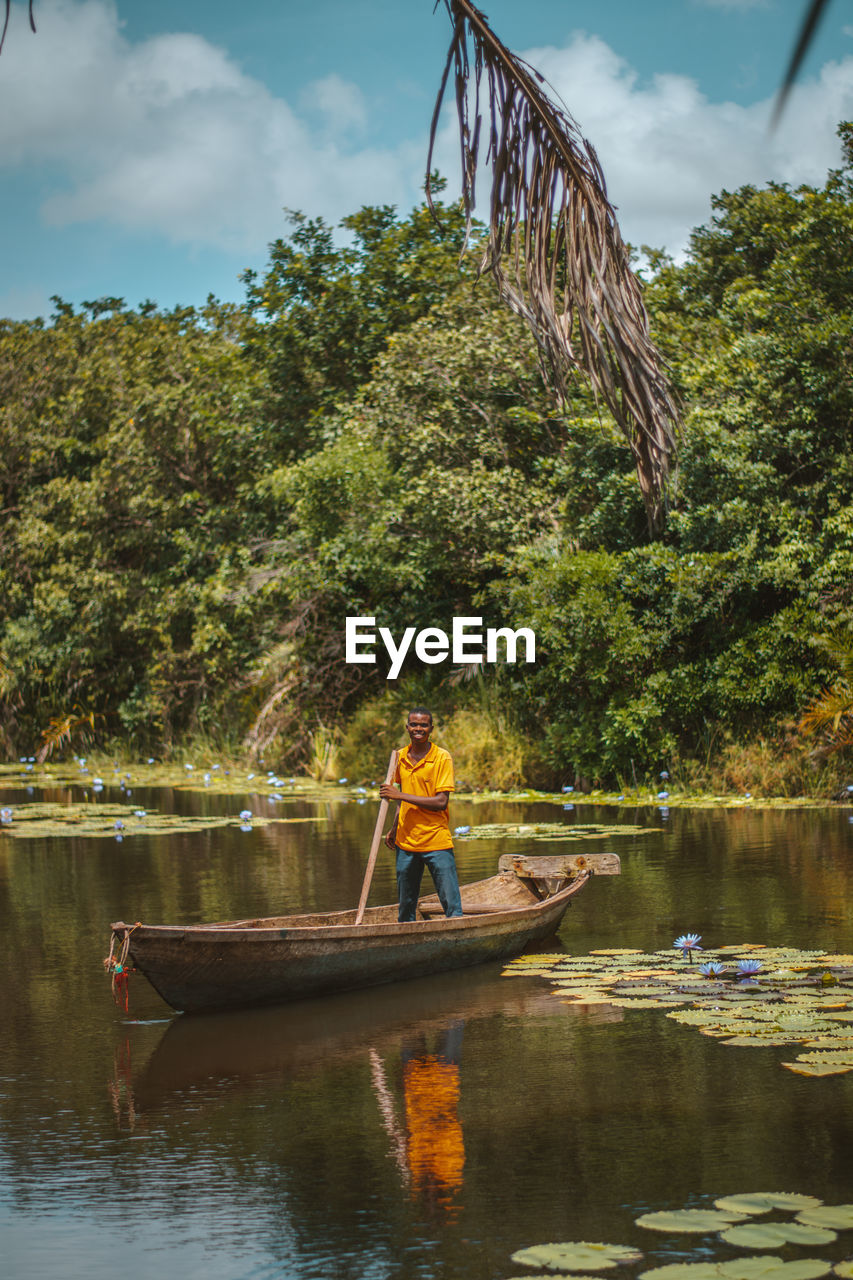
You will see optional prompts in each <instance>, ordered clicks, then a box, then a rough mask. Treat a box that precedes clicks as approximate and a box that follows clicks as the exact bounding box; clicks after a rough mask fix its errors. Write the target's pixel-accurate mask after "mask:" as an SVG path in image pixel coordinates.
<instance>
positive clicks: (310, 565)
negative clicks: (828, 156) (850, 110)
mask: <svg viewBox="0 0 853 1280" xmlns="http://www.w3.org/2000/svg"><path fill="white" fill-rule="evenodd" d="M841 135H842V140H843V142H844V144H845V153H846V159H847V162H848V163H847V164H846V165H845V167H844V168H842V169H840V170H838V171H835V172H833V173H831V174H830V175H829V178H828V181H827V183H826V185H825V186H824V187H823V188H820V189H814V188H799V189H796V190H792V189H789V188H788V187H784V186H778V185H773V186H770V187H768V188H766V189H762V190H758V189H754V188H751V187H745V188H742V189H741V190H739V191H736V192H733V193H728V192H724V193H723V194H722V195H721V196H719V197H718V198H716V199H715V201H714V217H713V219H712V221H711V222H710V224H709V225H708V226H707V227H704V228H702V229H700V230H698V231H696V232H695V233H694V236H693V239H692V243H691V249H690V254H689V257H688V259H687V261H685V262H684V263H683V264H679V265H676V264H674V263H673V262H671V261H669V260H668V259H667V258H666V257H665V256H664V255H662V254H659V253H650V254H649V262H650V266H649V268H648V270H647V274H648V277H649V278H648V282H647V289H646V298H647V304H648V307H649V310H650V314H651V316H652V321H653V327H654V329H655V333H656V336H657V339H658V341H659V343H660V345H661V347H662V348H663V350H664V352H665V353H666V356H667V358H668V360H669V362H670V365H671V369H672V372H673V376H674V378H675V380H676V382H677V385H678V386H679V389H680V394H681V396H682V399H683V402H684V405H685V430H684V437H683V440H682V442H681V450H680V457H679V464H678V469H677V474H676V478H675V480H674V483H673V486H672V491H671V494H670V508H669V513H668V519H667V525H666V529H665V532H664V534H663V537H662V538H661V539H660V540H658V541H656V542H650V541H649V539H648V534H647V530H646V525H645V519H644V514H643V507H642V502H641V499H640V496H639V491H638V488H637V484H636V478H635V474H634V470H633V466H632V462H631V457H630V454H629V452H628V450H627V448H626V446H625V445H624V444H623V442H622V440H621V438H620V436H619V435H618V433H617V432H616V430H615V429H614V428H613V427H612V425H611V424H610V423H609V421H608V420H607V419H606V418H603V417H600V416H599V414H598V412H597V410H596V406H595V404H594V403H593V401H592V398H591V396H590V394H589V392H588V390H587V389H586V388H585V387H583V386H580V385H579V386H577V387H576V388H575V390H574V392H573V395H572V398H571V400H570V402H569V403H568V404H567V405H566V407H565V409H564V410H560V411H558V410H557V409H556V408H555V406H554V403H553V401H552V400H551V399H550V398H549V396H548V394H547V393H546V391H545V390H544V388H543V386H542V383H541V380H540V377H539V373H538V367H537V362H536V356H535V352H534V351H533V350H532V348H531V343H530V340H529V336H528V333H527V331H526V329H525V328H524V326H523V325H522V324H521V323H520V322H519V321H518V320H517V319H516V318H515V317H513V316H511V315H509V314H508V313H506V312H505V311H504V310H502V309H501V308H500V307H499V306H498V304H497V303H496V300H495V298H494V295H493V290H492V288H491V286H490V285H489V283H488V282H487V281H483V282H481V283H480V284H479V285H476V286H475V285H474V277H475V274H476V273H475V270H474V266H473V265H472V262H471V258H470V254H469V257H468V258H466V259H465V260H464V261H463V263H462V265H461V268H460V264H459V260H458V257H459V249H460V245H461V241H462V231H463V228H462V225H461V222H460V218H459V215H458V213H456V212H454V211H452V210H449V209H447V210H445V211H444V217H443V222H444V224H445V230H444V232H443V233H441V232H440V231H439V230H438V228H437V227H436V225H435V224H434V223H433V222H432V221H431V219H430V218H429V217H428V215H427V213H426V211H425V210H424V209H423V208H420V209H417V210H415V211H413V213H412V214H411V215H410V216H409V217H408V218H400V217H399V216H398V215H396V214H395V212H394V211H393V210H391V209H387V208H383V209H364V210H362V211H361V212H360V213H358V214H356V215H353V216H352V217H351V218H349V219H347V220H346V222H345V231H346V233H347V236H348V239H347V241H346V243H345V244H344V245H343V246H341V245H340V244H339V243H338V242H337V241H336V239H335V238H334V236H333V234H332V231H331V229H330V228H329V227H327V226H326V225H325V224H324V223H323V222H322V221H320V220H317V221H310V220H307V219H305V218H303V217H301V216H294V218H293V222H292V232H291V235H290V237H289V238H288V239H287V240H282V241H278V242H276V244H274V245H273V246H271V257H270V264H269V269H268V271H267V272H266V273H265V274H264V275H263V277H255V276H247V278H246V284H247V304H246V306H245V308H234V307H224V306H221V305H219V304H216V303H214V302H213V301H211V302H210V304H209V305H208V307H207V308H205V309H204V310H203V311H201V312H195V311H192V310H182V311H178V312H172V313H166V314H164V313H161V312H159V311H157V310H156V308H154V307H153V306H145V307H142V308H140V309H139V310H137V311H131V310H128V309H127V308H125V307H124V305H123V304H122V303H121V301H120V300H117V299H104V300H101V301H100V302H99V303H94V304H89V305H88V306H87V307H86V308H85V309H84V312H83V313H81V314H74V313H73V311H72V310H71V308H69V307H67V306H66V305H65V304H63V303H60V302H58V303H57V312H56V315H55V316H54V318H53V322H52V323H51V324H50V325H44V324H42V323H41V322H35V323H32V324H13V323H11V322H5V323H4V324H3V325H2V326H0V378H2V383H3V386H4V388H5V389H6V395H5V397H4V405H3V408H2V410H1V411H0V433H2V452H0V485H2V492H3V520H4V523H3V534H2V541H0V616H2V634H1V635H0V700H2V707H3V721H2V723H3V730H4V735H5V740H6V741H5V745H6V748H7V749H8V750H15V751H18V750H26V749H29V750H32V749H33V748H34V746H35V744H36V743H37V740H38V737H39V732H40V730H41V729H43V728H44V727H45V726H46V725H47V724H48V721H49V719H50V717H51V716H54V717H55V716H58V715H68V714H70V713H71V712H72V710H73V711H75V713H76V714H81V713H83V712H89V711H94V712H95V713H96V715H97V716H98V717H100V719H99V720H97V721H96V723H97V724H98V725H99V732H100V733H101V735H102V736H103V737H105V738H107V739H109V738H110V737H123V738H125V739H128V738H130V739H132V740H133V741H134V742H136V743H137V744H138V745H140V746H142V745H145V746H147V747H148V748H149V749H151V750H155V751H158V752H159V751H164V750H167V749H168V747H169V745H170V744H172V743H174V742H175V741H176V740H177V739H179V738H180V737H181V735H185V734H187V733H193V732H196V733H197V732H199V731H203V732H206V733H208V734H209V735H210V737H211V738H216V739H219V740H220V741H221V742H223V743H227V742H231V743H232V744H234V745H236V744H238V743H239V742H240V741H241V740H242V739H243V738H244V737H245V735H246V734H247V733H248V734H249V739H248V740H249V742H250V743H251V744H253V745H254V747H255V748H256V749H265V750H266V753H267V759H268V760H270V761H273V762H274V761H276V760H277V761H279V763H284V762H288V763H291V764H296V763H298V762H299V761H300V760H303V761H304V760H305V759H306V758H307V756H308V754H309V751H310V744H311V735H312V733H313V732H315V731H317V732H318V733H319V734H320V735H321V736H322V734H323V733H328V732H330V731H331V732H332V735H333V736H334V731H335V727H336V726H337V727H340V726H342V725H344V724H345V723H349V724H350V725H351V726H353V725H360V726H362V729H361V730H358V731H356V736H357V733H358V732H363V734H364V743H365V744H367V745H368V746H371V745H376V744H378V743H379V739H380V737H381V735H380V734H378V733H377V726H378V725H379V724H381V723H382V722H383V720H384V719H387V718H388V716H389V715H390V714H391V713H392V712H393V713H394V715H396V713H397V711H398V710H399V706H400V705H401V704H402V703H404V702H405V700H406V698H408V697H410V696H418V697H419V698H429V699H431V701H432V702H433V703H434V705H436V707H437V708H438V709H440V710H441V711H442V712H443V713H444V715H445V717H446V718H447V717H451V716H453V715H454V714H455V715H456V716H457V717H463V718H462V719H458V720H457V727H458V729H459V731H460V733H461V731H462V728H463V726H464V725H465V724H467V725H468V727H469V728H470V724H471V716H472V715H476V716H478V717H479V723H480V727H481V729H482V726H483V724H486V725H487V726H490V727H491V731H492V732H493V733H494V734H496V735H500V736H502V737H504V738H506V740H507V741H508V742H512V743H514V744H516V745H518V744H519V743H523V744H526V745H525V746H524V748H523V749H522V747H520V746H519V748H518V753H517V760H518V761H522V758H523V763H520V764H518V766H517V768H516V774H518V775H519V776H518V777H516V779H515V780H516V781H520V780H521V776H526V777H527V778H528V780H532V781H542V782H545V781H550V782H556V781H560V780H565V779H566V778H571V777H572V776H574V775H576V774H577V775H583V776H585V777H588V778H591V779H594V778H600V779H602V780H604V779H610V780H613V779H616V778H618V777H620V776H621V777H626V778H627V777H628V776H629V775H630V771H631V770H636V771H638V772H639V771H643V772H645V771H649V770H652V769H655V770H656V769H659V768H664V767H666V768H672V767H674V766H678V767H682V768H683V770H684V771H685V773H684V776H685V777H687V776H689V774H690V762H691V761H693V762H697V761H701V762H707V761H708V760H709V759H713V758H715V757H717V758H719V756H720V753H724V752H725V751H729V752H731V750H732V749H733V748H734V747H736V746H740V747H744V744H748V743H750V742H754V741H756V740H760V739H773V738H774V737H778V736H779V735H780V734H781V733H782V732H783V727H784V726H785V725H786V724H791V723H793V722H794V721H795V720H796V718H797V716H798V715H799V714H800V713H801V712H802V711H803V709H804V708H805V707H806V706H807V705H808V704H809V702H810V700H811V699H813V698H814V697H815V696H816V694H818V693H819V691H820V689H821V687H822V686H823V685H824V684H825V683H826V682H827V681H829V680H831V678H832V664H831V661H830V659H829V658H828V657H827V648H826V646H825V645H823V644H820V643H816V637H820V636H826V635H829V634H835V635H838V634H845V633H848V634H849V632H850V631H851V629H853V585H851V584H853V451H851V448H850V424H851V417H853V381H851V358H853V316H851V295H853V154H851V131H850V128H849V127H848V126H842V130H841ZM348 615H369V616H375V617H376V619H377V625H379V626H387V627H389V628H390V629H391V631H392V632H393V633H394V635H395V636H399V635H400V634H401V633H402V631H403V630H404V629H405V627H407V626H414V627H416V628H418V629H420V628H423V627H427V626H439V627H443V628H444V629H445V630H447V629H449V627H450V624H451V620H452V618H453V616H454V615H476V616H482V617H483V619H484V623H485V625H487V626H501V625H510V624H512V625H513V626H516V627H520V626H530V627H533V628H534V630H535V632H536V635H537V641H538V649H537V663H536V665H535V667H528V666H525V665H522V664H519V665H517V666H512V667H511V666H506V665H502V666H499V667H498V668H486V669H485V670H484V671H482V672H477V671H476V670H475V669H473V668H466V669H461V670H456V671H451V669H450V666H449V664H448V663H445V664H442V665H436V666H430V667H424V666H423V665H422V664H421V663H420V662H419V661H418V660H417V659H415V658H414V657H411V658H410V659H409V660H408V661H407V664H406V666H405V667H404V670H403V674H402V677H401V680H399V681H398V682H396V685H395V686H394V687H393V688H389V685H388V682H387V681H386V679H385V675H386V672H387V663H386V664H385V665H384V666H383V656H384V655H383V654H382V652H380V653H379V661H378V663H377V665H376V666H355V665H346V664H345V663H344V620H345V618H346V617H347V616H348ZM472 676H474V677H475V678H470V677H472ZM465 716H467V717H468V720H467V721H465V720H464V717H465ZM349 746H350V754H351V755H352V751H353V740H352V731H351V733H350V740H349ZM378 749H379V747H378V745H377V751H378ZM356 754H357V753H356ZM368 754H369V752H368ZM364 767H365V769H367V768H368V767H369V766H368V762H365V765H364ZM371 767H372V759H371ZM472 767H473V766H472ZM514 767H515V766H514ZM474 772H476V769H474ZM482 772H483V771H481V773H482ZM484 772H485V774H488V772H489V769H488V768H485V769H484ZM510 772H512V771H510ZM481 780H482V781H488V778H487V777H486V776H483V777H482V779H481Z"/></svg>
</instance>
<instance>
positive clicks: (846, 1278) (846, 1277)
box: [832, 1258, 853, 1280]
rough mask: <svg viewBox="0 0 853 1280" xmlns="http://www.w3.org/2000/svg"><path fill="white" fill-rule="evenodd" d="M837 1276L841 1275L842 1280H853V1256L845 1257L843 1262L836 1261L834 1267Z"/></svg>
mask: <svg viewBox="0 0 853 1280" xmlns="http://www.w3.org/2000/svg"><path fill="white" fill-rule="evenodd" d="M832 1270H833V1272H834V1273H835V1275H837V1276H841V1277H842V1280H853V1258H845V1259H844V1261H843V1262H836V1264H835V1266H834V1267H833V1268H832Z"/></svg>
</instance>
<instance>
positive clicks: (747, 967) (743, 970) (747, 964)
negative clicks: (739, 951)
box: [737, 960, 764, 978]
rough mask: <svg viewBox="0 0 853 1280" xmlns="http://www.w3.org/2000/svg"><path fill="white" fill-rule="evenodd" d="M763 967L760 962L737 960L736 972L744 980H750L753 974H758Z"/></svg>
mask: <svg viewBox="0 0 853 1280" xmlns="http://www.w3.org/2000/svg"><path fill="white" fill-rule="evenodd" d="M763 968H764V965H763V964H762V963H761V961H760V960H738V962H737V971H738V973H739V974H741V976H742V977H744V978H751V977H752V975H753V974H754V973H758V971H759V969H763Z"/></svg>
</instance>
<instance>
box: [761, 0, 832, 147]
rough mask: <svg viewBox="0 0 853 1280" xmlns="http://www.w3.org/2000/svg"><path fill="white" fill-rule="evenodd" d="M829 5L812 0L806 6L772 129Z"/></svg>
mask: <svg viewBox="0 0 853 1280" xmlns="http://www.w3.org/2000/svg"><path fill="white" fill-rule="evenodd" d="M826 6H827V0H811V3H810V4H809V5H808V7H807V8H806V12H805V16H804V17H803V21H802V25H801V27H800V32H799V35H798V36H797V43H796V44H795V45H794V52H793V53H792V54H791V61H790V62H789V63H788V69H787V71H786V72H785V79H784V80H783V81H782V87H781V88H780V90H779V93H778V94H777V97H776V103H775V105H774V107H773V115H772V117H771V120H770V128H771V131H772V130H773V129H775V128H776V125H777V124H778V123H779V121H780V119H781V117H782V112H783V111H784V110H785V103H786V102H787V101H788V94H789V93H790V92H791V89H792V88H793V87H794V81H795V80H796V78H797V74H798V72H799V70H800V67H801V65H802V61H803V58H804V57H805V56H806V54H807V53H808V50H809V48H810V46H811V43H812V41H813V40H814V36H815V32H816V31H817V25H818V23H819V22H820V20H821V18H822V17H823V13H824V10H825V9H826Z"/></svg>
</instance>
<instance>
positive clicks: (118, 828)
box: [113, 818, 124, 831]
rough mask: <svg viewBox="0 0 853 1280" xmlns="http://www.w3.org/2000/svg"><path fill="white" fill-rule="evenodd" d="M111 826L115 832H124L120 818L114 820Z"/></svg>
mask: <svg viewBox="0 0 853 1280" xmlns="http://www.w3.org/2000/svg"><path fill="white" fill-rule="evenodd" d="M113 825H114V827H115V829H116V831H124V823H123V822H122V820H121V818H116V820H115V823H114V824H113Z"/></svg>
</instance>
